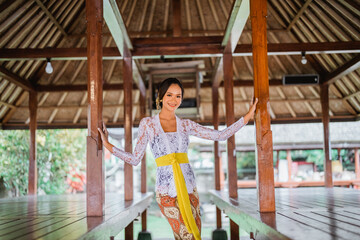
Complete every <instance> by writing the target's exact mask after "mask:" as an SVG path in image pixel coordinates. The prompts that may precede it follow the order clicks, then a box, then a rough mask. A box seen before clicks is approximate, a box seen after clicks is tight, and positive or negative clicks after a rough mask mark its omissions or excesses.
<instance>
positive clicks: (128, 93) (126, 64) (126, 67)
mask: <svg viewBox="0 0 360 240" xmlns="http://www.w3.org/2000/svg"><path fill="white" fill-rule="evenodd" d="M123 82H124V118H125V122H124V128H125V151H126V152H130V153H131V152H132V125H133V121H132V85H133V77H132V57H124V58H123ZM124 178H125V179H124V180H125V201H131V200H133V188H134V183H133V167H132V165H131V164H128V163H125V165H124ZM133 232H134V231H133V223H130V224H129V225H128V226H127V227H126V228H125V239H133V234H134V233H133Z"/></svg>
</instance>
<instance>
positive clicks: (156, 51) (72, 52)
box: [0, 37, 360, 61]
mask: <svg viewBox="0 0 360 240" xmlns="http://www.w3.org/2000/svg"><path fill="white" fill-rule="evenodd" d="M133 41H134V51H132V56H133V58H134V59H139V58H140V59H141V58H148V57H149V56H154V55H155V56H161V55H170V54H171V55H177V56H188V55H194V56H203V55H204V54H205V55H208V56H221V54H222V53H223V50H224V49H223V47H222V46H221V39H220V40H219V37H181V38H155V39H152V40H147V41H145V40H142V39H140V40H137V39H133ZM144 41H145V42H144ZM156 41H159V42H158V43H157V42H156ZM302 51H306V55H307V57H310V56H309V55H311V54H340V53H360V41H348V42H346V41H344V42H327V43H269V44H268V55H301V52H302ZM234 56H252V46H251V44H241V45H238V46H237V47H236V49H235V50H234ZM103 57H104V59H105V60H107V59H122V55H121V54H120V52H119V50H118V48H116V47H104V49H103ZM46 58H51V59H52V60H86V48H25V49H6V48H2V49H0V61H15V60H44V61H45V60H46Z"/></svg>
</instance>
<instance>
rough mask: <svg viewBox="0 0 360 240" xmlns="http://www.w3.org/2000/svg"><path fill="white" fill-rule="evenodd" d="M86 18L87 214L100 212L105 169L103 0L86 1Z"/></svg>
mask: <svg viewBox="0 0 360 240" xmlns="http://www.w3.org/2000/svg"><path fill="white" fill-rule="evenodd" d="M86 20H87V56H88V61H87V63H88V64H87V75H88V87H87V89H88V108H89V109H88V136H87V156H86V179H87V189H86V200H87V205H86V206H87V216H98V217H101V216H103V215H104V205H105V171H104V170H105V168H104V161H103V159H102V142H101V138H100V136H99V133H98V130H97V129H98V128H100V129H102V105H103V99H102V95H103V88H102V85H103V79H102V77H103V70H102V69H103V66H102V36H101V34H102V26H103V2H102V1H97V0H86Z"/></svg>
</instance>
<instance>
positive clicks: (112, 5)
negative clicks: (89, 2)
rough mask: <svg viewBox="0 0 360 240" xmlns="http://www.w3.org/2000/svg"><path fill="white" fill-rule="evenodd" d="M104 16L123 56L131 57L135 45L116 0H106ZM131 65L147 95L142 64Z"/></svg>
mask: <svg viewBox="0 0 360 240" xmlns="http://www.w3.org/2000/svg"><path fill="white" fill-rule="evenodd" d="M104 18H105V21H106V24H107V25H108V27H109V30H110V32H111V35H112V36H113V39H114V40H115V43H116V46H117V48H118V49H119V52H120V54H121V56H123V57H130V56H131V52H130V51H131V50H133V45H132V43H131V40H130V37H129V34H128V32H127V30H126V24H125V23H124V20H123V18H122V15H121V13H120V10H119V7H118V5H117V1H116V0H104ZM131 65H132V67H133V71H132V73H133V74H134V76H133V77H134V79H135V83H136V84H137V85H138V88H139V90H140V93H141V95H142V96H145V94H146V88H145V84H144V81H143V79H142V76H141V71H140V70H139V69H140V68H139V67H140V66H138V65H137V64H136V63H135V62H134V63H132V64H131Z"/></svg>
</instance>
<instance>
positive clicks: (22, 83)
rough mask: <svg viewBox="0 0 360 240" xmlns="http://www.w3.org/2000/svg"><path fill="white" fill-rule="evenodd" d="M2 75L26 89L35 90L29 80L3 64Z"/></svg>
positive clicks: (0, 75) (0, 72)
mask: <svg viewBox="0 0 360 240" xmlns="http://www.w3.org/2000/svg"><path fill="white" fill-rule="evenodd" d="M0 77H3V78H5V79H6V80H8V81H9V82H12V83H14V84H15V85H17V86H19V87H21V88H23V89H24V90H26V91H35V88H34V87H33V86H32V85H31V84H30V82H29V81H26V80H25V79H23V78H21V77H20V76H18V75H16V74H15V73H13V72H11V71H10V70H8V69H7V68H5V67H3V66H0Z"/></svg>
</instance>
